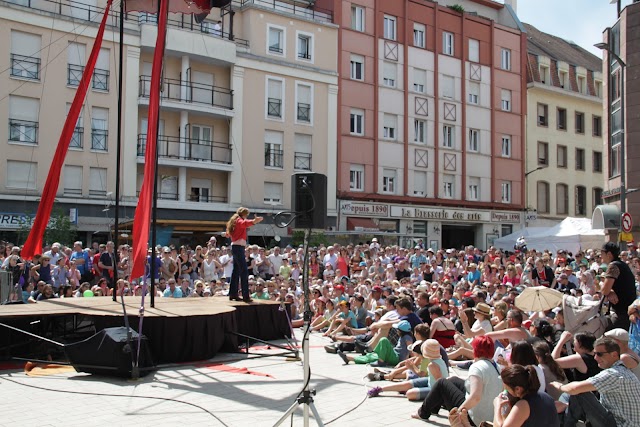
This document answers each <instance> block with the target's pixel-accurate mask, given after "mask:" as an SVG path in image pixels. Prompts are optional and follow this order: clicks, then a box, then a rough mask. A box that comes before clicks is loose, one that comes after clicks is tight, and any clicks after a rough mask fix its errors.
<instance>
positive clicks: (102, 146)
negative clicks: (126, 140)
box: [91, 129, 109, 151]
mask: <svg viewBox="0 0 640 427" xmlns="http://www.w3.org/2000/svg"><path fill="white" fill-rule="evenodd" d="M108 140H109V131H108V130H104V129H91V149H92V150H96V151H107V141H108Z"/></svg>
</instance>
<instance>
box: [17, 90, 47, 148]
mask: <svg viewBox="0 0 640 427" xmlns="http://www.w3.org/2000/svg"><path fill="white" fill-rule="evenodd" d="M39 110H40V101H39V100H38V99H36V98H25V97H22V96H15V95H10V96H9V141H11V142H21V143H25V144H37V143H38V127H39V124H38V112H39Z"/></svg>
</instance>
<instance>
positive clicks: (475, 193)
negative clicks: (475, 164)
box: [467, 176, 480, 200]
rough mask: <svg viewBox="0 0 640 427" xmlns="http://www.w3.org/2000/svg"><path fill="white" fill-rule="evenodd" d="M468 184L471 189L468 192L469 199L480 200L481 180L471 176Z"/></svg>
mask: <svg viewBox="0 0 640 427" xmlns="http://www.w3.org/2000/svg"><path fill="white" fill-rule="evenodd" d="M468 182H469V189H468V191H467V199H468V200H480V178H476V177H473V176H470V177H469V178H468Z"/></svg>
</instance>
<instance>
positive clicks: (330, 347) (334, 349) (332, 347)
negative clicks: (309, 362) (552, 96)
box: [324, 344, 338, 354]
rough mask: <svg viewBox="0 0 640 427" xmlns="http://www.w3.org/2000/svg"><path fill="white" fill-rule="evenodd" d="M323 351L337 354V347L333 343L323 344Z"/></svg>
mask: <svg viewBox="0 0 640 427" xmlns="http://www.w3.org/2000/svg"><path fill="white" fill-rule="evenodd" d="M324 351H326V352H327V353H331V354H337V353H338V348H337V347H336V346H335V345H333V344H329V345H325V346H324Z"/></svg>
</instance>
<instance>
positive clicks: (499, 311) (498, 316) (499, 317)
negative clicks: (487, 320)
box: [491, 301, 509, 331]
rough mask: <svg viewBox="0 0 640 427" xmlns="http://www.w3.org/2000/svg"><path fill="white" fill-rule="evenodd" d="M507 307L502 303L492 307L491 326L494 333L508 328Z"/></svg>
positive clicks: (499, 302)
mask: <svg viewBox="0 0 640 427" xmlns="http://www.w3.org/2000/svg"><path fill="white" fill-rule="evenodd" d="M508 311H509V306H508V305H507V303H506V302H504V301H498V302H496V303H495V304H494V305H493V315H494V316H493V318H492V319H491V324H492V325H493V330H494V331H501V330H503V329H507V328H508V327H509V320H508V319H507V312H508Z"/></svg>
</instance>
